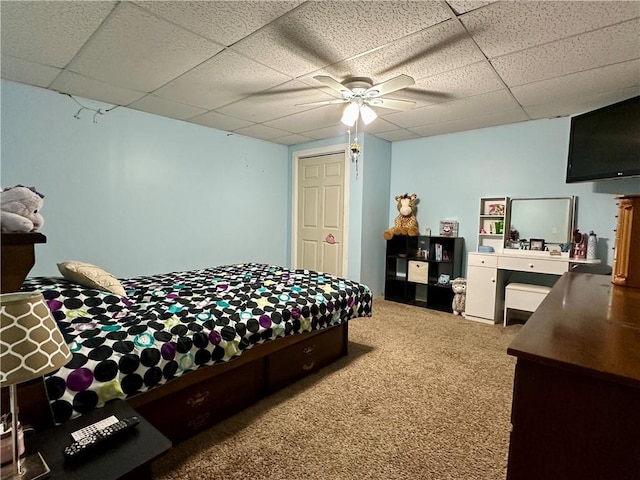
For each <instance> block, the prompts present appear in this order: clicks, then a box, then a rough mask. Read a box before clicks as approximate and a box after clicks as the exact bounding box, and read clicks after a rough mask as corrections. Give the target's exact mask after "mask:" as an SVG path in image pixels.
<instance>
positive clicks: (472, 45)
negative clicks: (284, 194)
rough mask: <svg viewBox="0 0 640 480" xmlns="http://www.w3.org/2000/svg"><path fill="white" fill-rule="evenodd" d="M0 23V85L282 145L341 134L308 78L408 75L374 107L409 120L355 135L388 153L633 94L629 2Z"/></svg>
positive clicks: (172, 4) (86, 13)
mask: <svg viewBox="0 0 640 480" xmlns="http://www.w3.org/2000/svg"><path fill="white" fill-rule="evenodd" d="M0 17H1V22H2V23H1V34H2V38H1V40H2V42H1V49H2V59H1V63H0V67H1V73H2V78H5V79H8V80H12V81H15V82H20V83H25V84H29V85H35V86H38V87H43V88H47V89H50V90H54V91H57V92H62V93H67V94H70V95H73V96H76V97H78V98H80V97H81V98H84V99H91V100H96V101H100V102H104V103H107V104H109V105H113V106H116V105H117V106H119V107H117V108H122V107H126V108H131V109H135V110H141V111H144V112H149V113H153V114H157V115H162V116H165V117H170V118H174V119H178V120H182V121H186V122H190V123H194V124H198V125H203V126H206V127H212V128H216V129H219V130H224V131H229V132H234V133H236V134H239V135H245V136H249V137H254V138H259V139H263V140H267V141H271V142H277V143H281V144H285V145H291V144H297V143H303V142H307V141H311V140H316V139H322V138H328V137H334V136H339V135H345V134H346V127H345V126H344V125H342V124H341V123H340V121H339V120H340V116H341V113H342V110H343V108H344V105H329V106H317V105H313V106H310V105H301V104H305V103H310V102H319V101H323V100H332V99H335V98H340V94H339V93H338V92H336V91H334V90H331V89H329V88H327V87H325V86H324V85H323V84H321V83H320V82H318V81H317V80H315V79H314V78H313V77H314V76H316V75H328V76H331V77H333V78H334V79H336V80H338V81H340V82H341V81H343V80H345V79H347V78H349V77H368V78H370V79H371V80H372V82H373V83H374V84H375V83H380V82H383V81H385V80H388V79H390V78H392V77H395V76H396V75H399V74H406V75H410V76H411V77H413V78H414V79H415V82H416V83H415V85H414V86H413V87H411V88H408V89H404V90H400V91H397V92H393V93H391V94H389V95H388V96H387V97H385V98H396V99H401V100H410V101H412V102H415V105H414V107H413V108H411V109H410V110H407V111H395V110H390V109H380V108H378V109H377V113H378V115H379V117H378V119H376V120H375V121H374V122H373V123H371V124H370V125H367V126H366V127H364V131H366V132H368V133H370V134H372V135H375V136H378V137H380V138H383V139H386V140H388V141H392V142H393V141H400V140H408V139H413V138H420V137H428V136H432V135H440V134H445V133H451V132H458V131H463V130H473V129H477V128H483V127H489V126H496V125H504V124H509V123H516V122H523V121H527V120H534V119H541V118H552V117H557V116H567V115H572V114H576V113H582V112H585V111H589V110H593V109H595V108H598V107H601V106H604V105H608V104H611V103H614V102H617V101H620V100H624V99H627V98H630V97H633V96H636V95H638V94H640V2H638V1H629V2H618V1H595V2H591V1H541V2H538V1H507V2H501V1H463V0H461V1H454V0H449V1H428V0H423V1H399V0H398V1H348V0H345V1H312V0H309V1H202V2H191V1H157V2H156V1H141V2H113V1H91V2H89V1H60V2H58V1H29V2H22V1H19V2H12V1H4V0H3V1H2V2H1V3H0ZM69 102H70V106H69V112H70V113H69V114H70V115H73V114H74V113H75V112H76V111H77V104H75V103H73V101H72V99H69ZM362 129H363V126H362V125H360V130H361V131H362Z"/></svg>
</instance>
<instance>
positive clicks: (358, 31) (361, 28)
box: [234, 1, 448, 77]
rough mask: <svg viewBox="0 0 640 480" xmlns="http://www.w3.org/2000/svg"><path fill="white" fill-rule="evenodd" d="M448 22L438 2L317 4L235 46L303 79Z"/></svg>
mask: <svg viewBox="0 0 640 480" xmlns="http://www.w3.org/2000/svg"><path fill="white" fill-rule="evenodd" d="M447 18H448V12H447V11H446V10H445V9H444V8H443V7H442V6H441V5H440V4H439V3H437V2H397V1H396V2H389V1H387V2H355V1H350V2H345V1H323V2H316V1H311V2H306V3H304V4H303V5H302V6H301V7H300V8H298V9H296V10H295V11H293V12H292V13H291V14H290V15H287V16H286V17H284V18H282V19H280V20H278V21H277V22H274V23H273V24H271V25H269V26H267V27H266V28H264V29H263V30H261V31H259V32H257V33H256V34H255V35H252V36H250V37H248V38H246V39H244V40H241V41H240V42H238V43H237V44H236V45H234V48H235V49H237V50H238V51H240V52H242V53H244V54H245V55H247V56H249V57H251V58H254V59H256V60H258V61H261V62H264V63H265V64H267V65H271V66H273V68H278V69H283V70H282V71H287V72H288V73H290V74H291V75H292V76H294V77H297V76H300V75H304V74H306V73H309V72H311V71H313V70H316V69H318V68H321V67H323V66H325V65H328V64H331V63H335V62H338V61H340V60H343V59H346V58H349V57H352V56H354V55H357V54H360V53H363V52H366V51H369V50H371V49H374V48H377V47H378V46H380V45H384V44H386V43H389V42H391V41H393V40H397V39H399V38H402V37H404V36H406V35H409V34H411V33H414V32H417V31H420V30H422V29H424V28H426V27H429V26H431V25H434V24H436V23H439V22H442V21H443V20H446V19H447Z"/></svg>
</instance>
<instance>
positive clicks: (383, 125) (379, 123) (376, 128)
mask: <svg viewBox="0 0 640 480" xmlns="http://www.w3.org/2000/svg"><path fill="white" fill-rule="evenodd" d="M397 129H398V126H397V125H394V124H393V123H391V122H387V121H386V120H385V119H384V118H381V117H378V118H376V119H375V120H374V121H373V122H371V123H370V124H369V125H367V126H365V127H364V128H363V129H362V130H364V131H365V132H366V133H371V134H372V135H377V134H378V133H383V132H391V131H393V130H397Z"/></svg>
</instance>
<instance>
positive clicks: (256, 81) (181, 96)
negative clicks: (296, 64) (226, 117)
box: [155, 50, 290, 110]
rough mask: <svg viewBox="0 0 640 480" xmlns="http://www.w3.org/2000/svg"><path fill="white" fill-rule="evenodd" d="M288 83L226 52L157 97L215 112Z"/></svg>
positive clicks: (179, 80)
mask: <svg viewBox="0 0 640 480" xmlns="http://www.w3.org/2000/svg"><path fill="white" fill-rule="evenodd" d="M288 80H290V78H289V77H287V76H286V75H282V74H281V73H278V72H276V71H275V70H272V69H270V68H268V67H265V66H264V65H261V64H259V63H257V62H254V61H253V60H250V59H248V58H245V57H243V56H242V55H239V54H237V53H235V52H233V51H231V50H225V51H223V52H221V53H220V54H218V55H216V56H215V57H213V58H212V59H210V60H208V61H206V62H205V63H203V64H202V65H200V66H198V67H197V68H194V69H193V70H191V71H190V72H187V73H186V74H184V75H183V76H182V77H180V78H177V79H176V80H174V81H172V82H170V83H168V84H167V85H165V86H164V87H162V88H160V89H159V90H158V91H157V92H155V93H156V95H158V96H161V97H163V98H168V99H172V100H176V101H178V102H181V103H187V104H189V105H198V106H201V107H203V108H207V109H209V110H212V109H215V108H218V107H221V106H223V105H226V104H228V103H231V102H233V101H236V100H240V99H241V98H243V97H246V96H248V95H250V94H251V93H254V92H260V91H262V90H266V89H268V88H271V87H274V86H276V85H279V84H281V83H284V82H286V81H288Z"/></svg>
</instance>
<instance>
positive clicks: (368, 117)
mask: <svg viewBox="0 0 640 480" xmlns="http://www.w3.org/2000/svg"><path fill="white" fill-rule="evenodd" d="M360 115H361V116H362V121H363V122H364V124H365V125H369V124H370V123H371V122H373V121H374V120H375V119H376V118H378V114H377V113H376V112H375V111H374V110H373V108H371V107H370V106H369V105H363V106H362V107H360Z"/></svg>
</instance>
